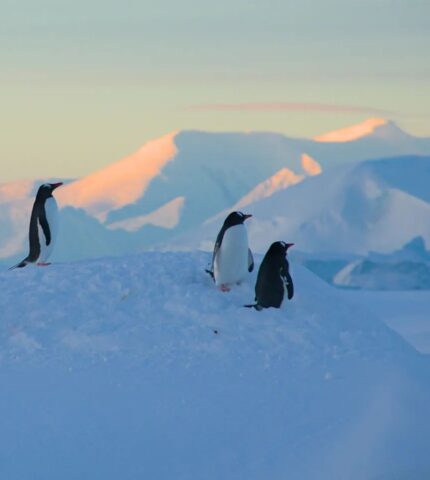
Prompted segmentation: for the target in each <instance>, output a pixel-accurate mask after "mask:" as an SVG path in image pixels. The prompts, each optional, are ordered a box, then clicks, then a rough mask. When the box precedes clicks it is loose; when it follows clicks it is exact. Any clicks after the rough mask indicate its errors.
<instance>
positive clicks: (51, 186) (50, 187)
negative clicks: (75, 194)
mask: <svg viewBox="0 0 430 480" xmlns="http://www.w3.org/2000/svg"><path fill="white" fill-rule="evenodd" d="M61 185H63V182H58V183H44V184H43V185H41V186H40V187H39V190H38V191H37V195H36V199H37V200H45V199H47V198H49V197H52V192H53V191H54V190H55V189H56V188H58V187H60V186H61Z"/></svg>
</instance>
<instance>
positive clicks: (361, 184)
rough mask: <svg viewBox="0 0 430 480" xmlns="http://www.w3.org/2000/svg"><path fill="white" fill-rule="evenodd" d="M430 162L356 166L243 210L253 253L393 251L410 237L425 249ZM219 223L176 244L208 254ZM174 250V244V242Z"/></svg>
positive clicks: (428, 230)
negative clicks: (279, 243) (284, 246)
mask: <svg viewBox="0 0 430 480" xmlns="http://www.w3.org/2000/svg"><path fill="white" fill-rule="evenodd" d="M429 179H430V157H410V156H407V157H398V158H392V159H383V160H374V161H369V162H362V163H359V164H356V165H350V166H346V167H343V168H338V169H335V170H332V171H330V172H325V173H323V174H321V175H318V176H316V177H313V178H308V179H307V180H306V181H304V182H302V183H300V184H297V185H293V186H290V187H289V188H287V189H281V190H279V191H277V192H275V193H274V194H273V195H271V196H270V197H268V198H263V199H261V200H258V201H256V202H254V203H251V204H248V205H247V206H246V211H247V212H249V213H252V214H253V215H254V216H253V218H252V219H251V220H250V221H249V223H248V227H249V236H250V244H251V247H252V248H254V249H255V250H257V251H259V252H264V251H265V250H266V249H267V246H268V245H269V244H270V243H271V242H272V241H275V240H279V239H283V240H285V241H291V242H294V243H296V244H297V246H298V248H299V250H302V251H305V252H313V253H317V252H318V253H335V254H342V253H345V254H346V253H348V254H367V253H368V252H369V251H376V252H391V251H393V250H395V249H398V248H401V247H402V246H403V245H404V244H405V243H406V242H408V241H409V240H411V239H412V238H414V237H416V236H421V237H422V238H423V239H424V240H425V242H426V243H427V245H430V197H429V193H428V188H426V185H428V181H429ZM219 223H220V219H219V218H217V217H214V218H213V219H212V220H210V221H208V222H207V223H206V224H205V225H204V226H203V228H199V229H196V230H195V231H194V232H192V233H190V234H189V235H185V236H184V237H182V238H180V239H179V240H178V243H179V244H180V245H181V246H182V247H183V248H185V247H187V246H189V247H192V248H195V247H198V248H203V249H209V250H210V249H211V248H212V246H213V239H214V238H215V235H216V232H217V231H218V229H219V226H220V225H219ZM172 243H173V242H172Z"/></svg>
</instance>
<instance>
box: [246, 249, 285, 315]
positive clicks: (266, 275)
mask: <svg viewBox="0 0 430 480" xmlns="http://www.w3.org/2000/svg"><path fill="white" fill-rule="evenodd" d="M293 245H294V243H285V242H275V243H272V245H271V246H270V248H269V250H268V251H267V253H266V255H265V256H264V258H263V261H262V262H261V265H260V268H259V270H258V275H257V283H256V284H255V301H256V302H257V303H255V304H254V305H245V306H246V307H254V308H255V309H256V310H261V309H263V308H269V307H275V308H279V307H280V306H281V305H282V302H283V300H284V295H285V291H286V292H287V296H288V300H291V299H292V298H293V295H294V285H293V280H292V278H291V275H290V271H289V265H288V261H287V250H288V249H289V248H290V247H292V246H293Z"/></svg>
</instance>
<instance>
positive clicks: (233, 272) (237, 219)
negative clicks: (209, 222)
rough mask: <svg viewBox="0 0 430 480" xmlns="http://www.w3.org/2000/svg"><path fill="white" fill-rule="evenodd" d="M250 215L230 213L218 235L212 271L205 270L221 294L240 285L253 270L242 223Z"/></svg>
mask: <svg viewBox="0 0 430 480" xmlns="http://www.w3.org/2000/svg"><path fill="white" fill-rule="evenodd" d="M250 217H252V215H245V214H244V213H242V212H232V213H230V215H228V217H227V218H226V219H225V221H224V224H223V226H222V227H221V230H220V232H219V233H218V236H217V239H216V242H215V247H214V252H213V256H212V269H211V270H206V271H207V272H208V273H209V274H210V275H211V276H212V277H213V279H214V281H215V284H216V286H217V287H219V288H220V290H221V291H222V292H228V291H229V290H230V285H232V284H235V283H240V282H241V281H242V280H244V279H245V277H246V275H247V273H248V272H252V270H253V269H254V259H253V257H252V252H251V250H250V249H249V247H248V234H247V232H246V228H245V225H244V223H243V222H244V221H245V220H246V219H247V218H250Z"/></svg>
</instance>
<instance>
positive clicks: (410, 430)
mask: <svg viewBox="0 0 430 480" xmlns="http://www.w3.org/2000/svg"><path fill="white" fill-rule="evenodd" d="M209 259H210V255H208V254H204V253H194V254H191V253H183V254H178V253H177V254H173V253H146V254H142V255H140V256H134V257H124V258H116V259H101V260H97V261H91V262H86V263H83V262H82V263H76V264H58V265H53V266H51V267H48V268H36V267H28V268H26V269H23V270H19V271H12V272H5V273H1V274H0V291H1V292H2V295H1V296H0V311H1V312H2V322H1V325H0V328H1V335H0V342H1V367H0V375H1V380H2V385H3V388H2V390H1V393H0V408H1V409H2V411H3V412H4V413H5V414H4V415H3V416H2V420H1V425H2V428H1V430H0V471H1V474H2V477H4V478H7V479H8V480H15V479H16V480H18V479H19V480H22V479H23V478H32V479H44V480H50V479H55V480H56V479H58V478H61V479H62V480H68V479H76V478H82V479H94V478H103V479H107V480H108V479H118V478H121V479H122V480H135V479H137V478H157V479H160V480H163V479H166V480H167V479H169V480H170V479H172V478H175V479H184V480H185V479H196V480H197V479H202V478H204V479H207V480H211V479H213V480H219V479H220V478H223V479H226V480H230V479H232V480H233V479H234V480H242V479H244V478H246V479H248V480H253V479H255V480H257V479H258V480H260V479H263V478H270V479H285V478H288V479H291V480H295V479H300V480H306V479H315V478H318V479H321V480H324V479H330V480H333V479H339V480H340V479H346V478H348V479H351V480H355V479H357V480H363V479H369V480H372V479H374V478H383V479H391V478H393V476H394V475H397V476H398V477H400V478H402V477H404V478H427V476H428V475H429V473H430V462H429V459H428V443H429V441H430V426H429V424H428V422H427V415H428V405H429V401H430V387H429V384H428V381H427V380H428V375H429V373H430V365H429V362H428V360H426V359H425V358H424V357H422V356H420V355H419V354H418V353H417V352H416V351H415V350H413V348H412V347H410V346H409V345H408V344H406V342H405V341H403V340H402V339H401V338H400V337H399V336H398V335H397V334H395V333H394V332H393V331H391V330H389V329H388V328H387V327H385V326H384V324H383V323H382V322H380V321H379V320H378V319H377V318H375V317H373V316H372V315H371V314H369V313H368V312H366V311H364V310H363V309H362V308H360V307H357V306H356V305H354V307H352V306H351V305H350V304H349V303H348V302H347V301H345V300H344V298H343V296H342V295H343V292H341V291H336V290H334V289H332V288H331V287H329V286H326V285H325V284H323V283H322V282H321V281H320V280H318V279H317V278H316V277H314V276H313V275H312V274H310V273H309V272H308V271H306V270H305V269H303V268H301V267H298V266H296V265H294V264H293V265H292V271H293V277H294V279H295V282H296V291H297V294H296V297H295V298H294V300H293V301H291V302H289V303H288V304H287V305H286V306H285V308H284V309H283V310H267V311H264V312H256V311H254V310H248V309H244V308H242V307H241V305H242V304H243V303H245V302H249V301H250V300H252V293H253V292H252V281H253V279H252V278H250V279H249V282H247V283H246V284H245V285H243V286H242V287H238V288H237V289H235V290H234V291H232V292H231V293H230V294H221V293H220V292H218V291H216V290H215V289H214V287H213V284H212V283H211V281H210V279H209V277H208V276H207V275H206V274H205V273H204V272H203V267H204V266H205V265H206V263H207V262H208V261H209ZM254 279H255V274H254Z"/></svg>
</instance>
